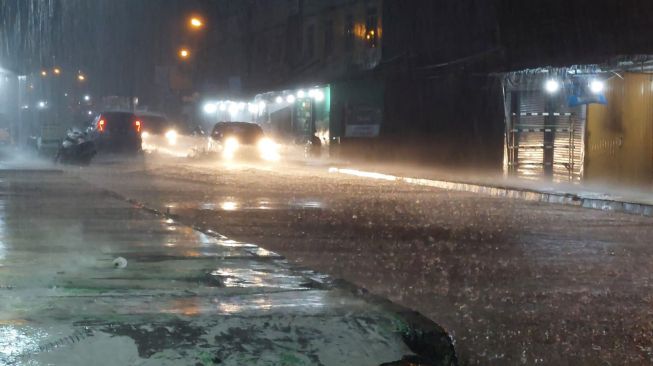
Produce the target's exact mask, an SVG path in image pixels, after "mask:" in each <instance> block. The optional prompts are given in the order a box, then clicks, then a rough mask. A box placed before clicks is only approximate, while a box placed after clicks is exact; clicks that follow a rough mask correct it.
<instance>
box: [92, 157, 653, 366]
mask: <svg viewBox="0 0 653 366" xmlns="http://www.w3.org/2000/svg"><path fill="white" fill-rule="evenodd" d="M79 174H80V175H81V176H82V177H83V178H84V179H87V180H89V181H92V182H94V183H95V184H99V185H103V186H105V187H107V188H109V189H111V190H114V191H118V192H120V194H122V195H124V196H126V197H129V198H132V199H136V200H138V201H140V202H144V203H145V204H146V205H147V206H151V207H154V208H156V209H159V210H162V211H167V212H170V213H171V214H173V215H176V217H178V218H179V220H180V221H182V222H186V223H190V224H196V225H201V226H203V227H207V228H211V229H213V230H215V231H218V232H220V233H223V234H225V235H227V236H229V237H233V238H234V239H236V240H239V241H242V242H255V243H258V244H260V245H262V246H263V247H265V248H267V249H269V250H273V251H275V252H278V253H280V254H282V255H284V256H285V257H287V258H288V259H289V260H291V261H293V262H295V263H299V264H301V265H303V266H306V267H309V268H314V269H316V270H319V271H322V272H325V273H328V274H329V275H331V276H333V277H336V278H344V279H347V280H349V281H351V282H353V283H355V284H356V285H358V286H361V287H364V288H366V289H368V290H370V291H371V292H372V293H375V294H378V295H381V296H384V297H387V298H389V299H391V300H393V301H395V302H398V303H401V304H403V305H405V306H407V307H410V308H413V309H416V310H418V311H419V312H421V313H422V314H425V315H427V316H428V317H430V318H431V319H432V320H434V321H435V322H437V323H438V324H441V325H443V327H444V328H445V329H446V330H447V331H448V332H450V334H451V335H452V336H453V338H454V341H455V346H456V351H457V353H458V357H459V360H460V362H461V364H482V365H492V364H496V365H512V364H529V365H530V364H544V365H603V364H604V365H623V364H632V365H639V364H647V363H652V362H653V289H652V287H651V284H653V282H652V281H653V278H652V273H653V225H652V224H653V219H651V218H647V217H640V216H634V215H627V214H617V213H610V212H603V211H598V210H590V209H583V208H578V207H570V206H563V205H555V204H543V203H537V202H527V201H520V200H512V199H503V198H495V197H489V196H481V195H476V194H472V193H462V192H450V191H445V190H438V189H433V188H428V187H420V186H413V185H407V184H405V183H400V182H389V181H383V180H375V179H369V178H361V177H350V176H342V175H337V174H332V173H329V172H328V169H327V167H326V166H320V165H317V166H302V165H301V164H294V165H293V164H278V165H256V164H222V163H216V162H206V161H204V162H202V161H191V160H183V159H182V160H179V159H170V158H162V159H160V160H157V159H155V158H153V157H148V158H147V159H146V160H145V162H142V163H133V164H114V165H113V166H112V167H111V168H108V166H106V165H102V164H100V165H99V166H96V167H91V168H89V169H82V170H79Z"/></svg>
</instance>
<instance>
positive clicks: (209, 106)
mask: <svg viewBox="0 0 653 366" xmlns="http://www.w3.org/2000/svg"><path fill="white" fill-rule="evenodd" d="M217 111H218V106H217V105H216V104H215V103H206V104H204V113H206V114H213V113H215V112H217Z"/></svg>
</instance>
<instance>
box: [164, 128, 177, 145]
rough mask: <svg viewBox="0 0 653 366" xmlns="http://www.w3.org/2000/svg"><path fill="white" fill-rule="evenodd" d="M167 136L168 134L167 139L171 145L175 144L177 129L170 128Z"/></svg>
mask: <svg viewBox="0 0 653 366" xmlns="http://www.w3.org/2000/svg"><path fill="white" fill-rule="evenodd" d="M165 136H166V140H168V143H169V144H170V145H174V144H176V143H177V131H175V130H168V131H167V132H166V135H165Z"/></svg>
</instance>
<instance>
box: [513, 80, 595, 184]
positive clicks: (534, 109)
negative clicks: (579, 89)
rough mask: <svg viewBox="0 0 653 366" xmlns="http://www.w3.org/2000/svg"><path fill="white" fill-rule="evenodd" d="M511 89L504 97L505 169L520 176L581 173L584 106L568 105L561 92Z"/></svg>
mask: <svg viewBox="0 0 653 366" xmlns="http://www.w3.org/2000/svg"><path fill="white" fill-rule="evenodd" d="M540 84H541V83H537V82H534V83H532V85H534V86H538V87H539V89H540V90H537V89H536V90H533V89H514V90H512V91H511V92H510V93H509V94H508V95H507V97H508V98H509V103H510V105H511V107H510V108H509V112H508V113H509V119H508V120H507V123H508V126H507V131H506V132H507V145H508V146H507V153H508V171H509V173H510V174H512V175H516V176H518V177H521V178H534V179H539V178H543V177H550V178H551V179H553V180H554V181H563V182H578V181H580V180H581V179H582V176H583V155H584V152H583V145H584V142H583V137H584V134H585V110H586V108H585V106H579V107H573V108H571V107H569V106H568V104H567V102H566V98H565V95H564V94H562V93H560V94H557V95H549V94H547V93H545V92H544V91H542V90H541V85H540Z"/></svg>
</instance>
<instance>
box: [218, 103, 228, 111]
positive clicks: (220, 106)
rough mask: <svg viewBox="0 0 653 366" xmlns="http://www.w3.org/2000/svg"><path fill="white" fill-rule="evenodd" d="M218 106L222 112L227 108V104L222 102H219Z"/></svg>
mask: <svg viewBox="0 0 653 366" xmlns="http://www.w3.org/2000/svg"><path fill="white" fill-rule="evenodd" d="M218 108H219V109H220V111H221V112H224V111H226V110H227V105H226V104H224V103H220V105H219V106H218Z"/></svg>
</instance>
